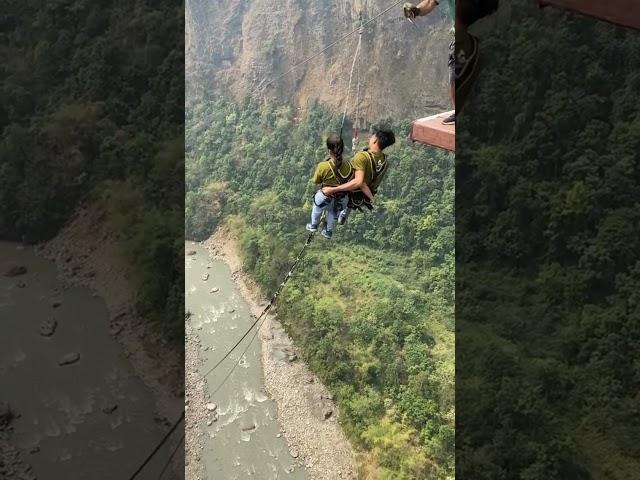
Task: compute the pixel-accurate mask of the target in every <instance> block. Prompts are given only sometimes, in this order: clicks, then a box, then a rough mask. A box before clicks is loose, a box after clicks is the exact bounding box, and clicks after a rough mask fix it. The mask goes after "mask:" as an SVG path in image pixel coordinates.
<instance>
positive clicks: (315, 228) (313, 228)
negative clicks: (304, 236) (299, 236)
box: [307, 223, 318, 233]
mask: <svg viewBox="0 0 640 480" xmlns="http://www.w3.org/2000/svg"><path fill="white" fill-rule="evenodd" d="M317 231H318V226H317V225H311V224H310V223H307V232H311V233H315V232H317Z"/></svg>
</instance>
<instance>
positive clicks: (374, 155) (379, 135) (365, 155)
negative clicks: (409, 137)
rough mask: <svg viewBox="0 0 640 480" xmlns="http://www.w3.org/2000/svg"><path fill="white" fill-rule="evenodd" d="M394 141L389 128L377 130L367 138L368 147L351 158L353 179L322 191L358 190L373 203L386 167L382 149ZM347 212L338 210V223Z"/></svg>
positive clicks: (342, 220) (334, 192) (344, 218)
mask: <svg viewBox="0 0 640 480" xmlns="http://www.w3.org/2000/svg"><path fill="white" fill-rule="evenodd" d="M395 142H396V138H395V135H394V134H393V132H392V131H391V130H378V131H377V132H376V133H374V134H373V135H371V137H370V138H369V148H368V149H367V150H365V151H362V152H358V153H357V154H356V155H355V157H353V159H352V160H351V167H352V168H353V179H352V180H350V181H349V182H347V183H344V184H342V185H338V186H335V187H324V188H322V189H321V191H322V193H323V194H324V195H326V196H329V197H331V196H333V195H335V194H337V193H340V192H356V191H358V190H359V191H361V192H362V193H363V194H364V195H365V196H366V197H367V199H368V200H369V202H370V203H373V196H374V195H375V194H376V191H377V189H378V187H379V186H380V183H381V182H382V178H383V177H384V174H385V173H386V171H387V168H388V164H387V156H386V155H385V154H384V153H383V152H382V151H383V150H384V149H385V148H387V147H388V146H390V145H393V144H394V143H395ZM347 214H348V211H347V209H346V208H345V209H343V210H342V211H341V212H340V216H339V219H338V223H344V222H345V221H346V217H347Z"/></svg>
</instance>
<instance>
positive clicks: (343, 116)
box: [340, 27, 363, 138]
mask: <svg viewBox="0 0 640 480" xmlns="http://www.w3.org/2000/svg"><path fill="white" fill-rule="evenodd" d="M362 30H363V28H362V27H360V35H358V46H357V47H356V53H355V54H354V55H353V62H352V63H351V72H349V84H348V86H347V98H346V99H345V101H344V113H343V114H342V122H341V123H340V138H342V130H343V129H344V121H345V119H346V118H347V110H348V109H349V94H350V93H351V80H352V79H353V71H354V70H355V68H356V60H358V54H359V53H360V45H362Z"/></svg>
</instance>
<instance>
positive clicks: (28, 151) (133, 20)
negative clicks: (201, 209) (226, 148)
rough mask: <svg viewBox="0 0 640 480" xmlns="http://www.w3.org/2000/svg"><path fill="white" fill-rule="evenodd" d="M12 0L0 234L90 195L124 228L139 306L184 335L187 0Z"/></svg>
mask: <svg viewBox="0 0 640 480" xmlns="http://www.w3.org/2000/svg"><path fill="white" fill-rule="evenodd" d="M4 4H6V8H5V5H3V12H2V14H3V15H2V17H1V20H0V38H1V40H0V58H2V61H1V62H0V70H1V72H2V73H1V75H2V78H3V82H2V87H1V88H2V95H0V131H1V136H0V205H2V208H0V238H3V239H10V240H18V241H24V242H30V243H35V242H40V241H43V240H47V239H49V238H51V237H52V236H54V235H55V234H56V233H57V232H58V231H59V229H60V228H61V227H62V226H63V225H64V224H65V223H66V222H68V221H69V220H70V219H71V218H72V216H73V214H74V212H75V211H76V209H77V208H78V206H79V205H81V204H85V205H93V206H94V207H96V212H97V211H98V210H100V211H101V212H102V213H104V214H105V216H104V220H105V221H106V222H108V223H109V224H110V228H111V229H112V230H114V231H116V232H117V233H118V234H119V235H121V236H122V237H123V242H122V251H123V254H124V255H125V257H126V259H127V260H128V262H129V263H130V265H131V266H132V271H133V272H134V274H135V278H134V282H135V285H134V287H137V289H138V292H139V301H140V303H139V306H140V307H141V312H142V313H144V314H146V315H147V316H148V317H149V318H152V319H156V320H158V321H159V322H162V325H164V326H165V327H166V330H167V332H168V333H172V334H173V335H174V338H176V340H177V341H180V342H182V335H181V332H182V330H183V325H182V321H183V313H182V308H183V307H182V295H183V292H182V291H183V274H182V262H181V260H180V258H181V257H182V254H181V252H182V248H183V246H182V242H181V241H180V240H181V238H182V222H183V213H182V212H183V205H184V204H183V202H184V195H183V193H184V190H183V185H182V183H181V181H180V179H181V178H182V177H183V172H184V170H183V151H184V137H183V135H184V124H183V121H184V117H183V115H184V113H183V109H184V107H183V105H184V82H183V78H184V54H183V48H184V47H183V45H184V33H183V30H184V29H183V24H184V23H183V16H184V6H183V5H182V3H181V2H178V3H176V2H170V1H166V0H160V1H153V2H152V1H149V0H137V1H133V2H113V1H88V0H57V1H55V2H36V1H33V0H21V1H15V0H9V1H7V2H4ZM98 205H99V207H97V206H98Z"/></svg>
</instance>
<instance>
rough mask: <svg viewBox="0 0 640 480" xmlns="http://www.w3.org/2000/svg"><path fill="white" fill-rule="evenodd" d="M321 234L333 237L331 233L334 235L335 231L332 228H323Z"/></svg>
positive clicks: (325, 236)
mask: <svg viewBox="0 0 640 480" xmlns="http://www.w3.org/2000/svg"><path fill="white" fill-rule="evenodd" d="M320 234H321V235H322V236H323V237H324V238H331V235H333V232H332V231H331V230H327V229H326V228H325V229H323V230H322V232H320Z"/></svg>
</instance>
